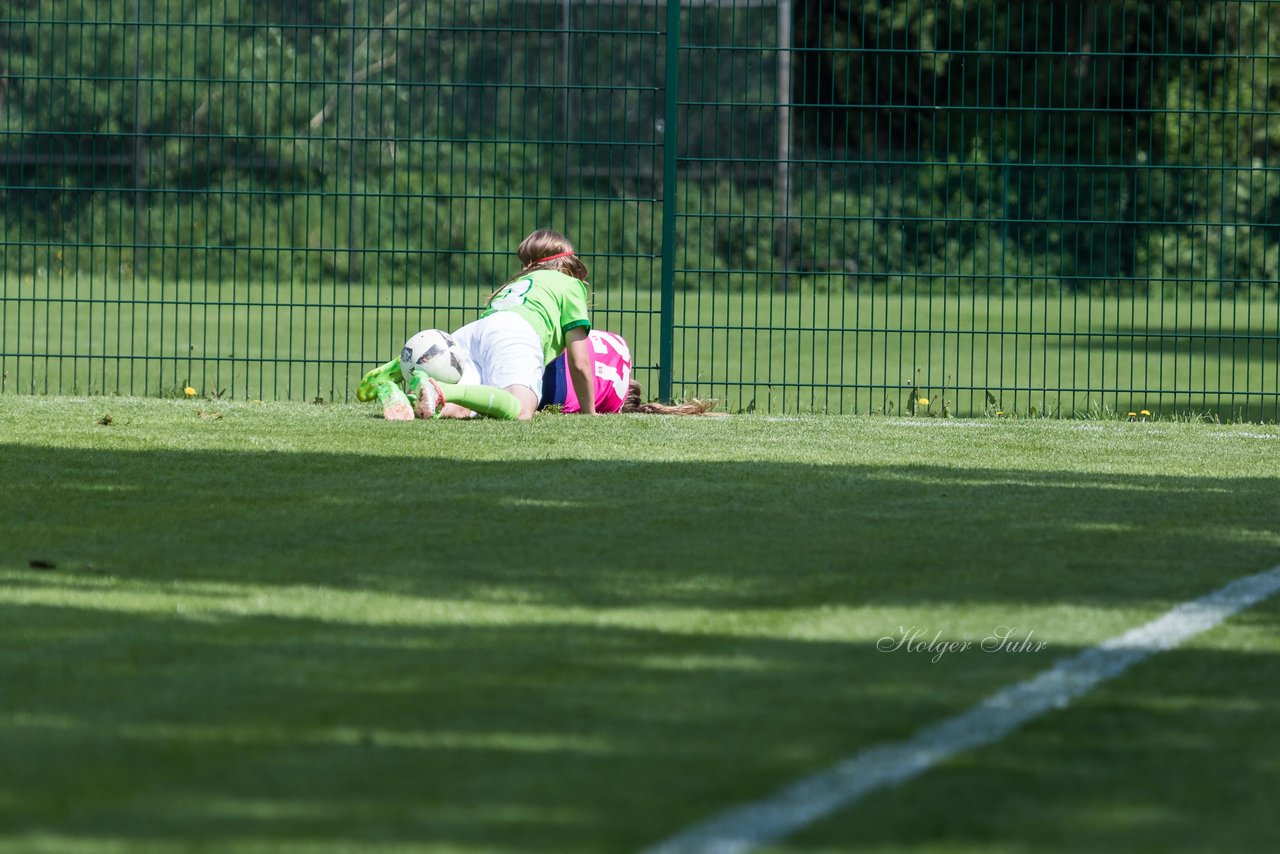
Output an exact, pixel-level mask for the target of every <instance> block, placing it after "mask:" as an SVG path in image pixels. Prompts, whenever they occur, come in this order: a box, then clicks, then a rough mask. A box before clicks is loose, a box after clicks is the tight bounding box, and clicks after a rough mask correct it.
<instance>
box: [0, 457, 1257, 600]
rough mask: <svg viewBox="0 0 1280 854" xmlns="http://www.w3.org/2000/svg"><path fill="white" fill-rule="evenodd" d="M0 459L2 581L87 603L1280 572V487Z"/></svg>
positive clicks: (1025, 584) (692, 591) (1237, 481)
mask: <svg viewBox="0 0 1280 854" xmlns="http://www.w3.org/2000/svg"><path fill="white" fill-rule="evenodd" d="M1271 444H1274V443H1271ZM1272 450H1273V449H1271V448H1270V447H1262V446H1260V448H1259V454H1260V460H1261V459H1264V458H1266V456H1267V455H1268V454H1270V453H1272ZM0 457H3V458H4V459H5V460H6V467H7V472H6V483H8V484H9V485H10V487H9V488H8V489H6V490H4V491H3V493H0V514H2V518H4V519H5V527H6V531H5V537H4V540H3V543H0V568H4V567H11V568H19V569H21V568H25V567H27V566H28V565H31V563H32V562H33V561H35V562H41V563H50V564H54V565H55V566H56V567H58V568H57V569H54V570H52V571H50V573H49V575H50V576H51V577H56V576H57V575H58V574H59V573H62V574H63V576H66V578H65V583H67V584H70V585H75V584H77V583H80V582H79V581H77V580H76V578H77V577H83V578H88V579H92V578H95V577H108V578H112V579H117V580H132V581H138V582H144V583H150V582H166V581H172V582H197V581H198V582H211V583H213V582H229V583H233V584H235V583H241V582H245V581H251V582H252V583H254V584H260V585H280V586H288V585H310V586H320V587H328V588H335V589H339V590H349V591H362V592H369V591H376V592H381V593H387V594H395V595H400V596H412V597H420V598H424V599H430V600H466V601H477V602H499V603H515V604H533V603H541V604H548V605H577V606H582V607H589V608H600V607H606V608H607V607H619V608H622V607H625V608H636V607H647V606H653V607H667V608H689V609H742V608H761V609H789V608H812V607H826V606H855V607H862V606H867V605H886V606H894V605H899V604H904V603H911V604H920V603H929V602H942V603H958V602H980V603H1000V602H1017V603H1024V604H1025V603H1033V604H1034V603H1054V604H1057V603H1068V604H1086V605H1088V604H1100V605H1103V606H1123V605H1126V604H1139V605H1144V604H1149V603H1152V602H1168V601H1181V600H1183V599H1186V598H1189V597H1191V596H1195V595H1198V594H1200V593H1202V592H1204V591H1205V590H1207V589H1210V588H1211V587H1213V586H1216V585H1217V584H1218V583H1220V581H1221V580H1222V579H1224V578H1227V577H1234V576H1236V575H1240V574H1244V573H1246V572H1249V571H1257V570H1260V569H1263V568H1266V567H1267V566H1270V565H1273V564H1274V563H1275V561H1276V554H1277V546H1278V545H1280V521H1278V520H1280V488H1278V487H1280V484H1278V483H1277V479H1276V478H1271V477H1258V478H1234V479H1225V478H1224V479H1215V478H1211V477H1203V478H1190V477H1164V476H1161V475H1160V474H1159V473H1158V472H1153V473H1151V474H1149V475H1144V476H1141V477H1121V476H1109V475H1096V474H1094V475H1090V474H1075V473H1061V472H1028V471H1018V470H996V469H987V470H975V469H955V468H949V467H946V466H942V465H928V464H920V465H915V466H910V467H896V468H888V467H874V466H866V465H850V466H806V465H798V464H791V463H769V462H748V463H739V462H708V463H696V462H695V463H691V462H681V463H672V464H661V463H652V462H631V461H619V462H607V461H584V460H539V461H533V462H525V463H512V462H502V463H493V462H474V461H457V460H447V459H425V460H424V459H414V460H409V461H405V460H399V459H391V458H385V457H373V456H365V455H354V454H353V455H333V454H280V453H254V452H239V453H235V452H226V451H193V452H176V451H169V450H165V451H106V450H64V449H48V448H32V447H26V446H4V445H0ZM191 592H192V593H193V594H194V593H195V592H197V591H196V590H195V589H194V588H191Z"/></svg>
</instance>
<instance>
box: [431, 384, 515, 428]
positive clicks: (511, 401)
mask: <svg viewBox="0 0 1280 854" xmlns="http://www.w3.org/2000/svg"><path fill="white" fill-rule="evenodd" d="M437 384H438V385H439V386H440V391H442V392H444V399H445V401H446V402H448V403H456V404H458V405H459V406H465V407H466V408H467V409H470V410H472V411H473V412H479V413H480V414H481V415H487V416H489V417H490V418H501V419H502V420H503V421H515V420H516V419H518V418H519V417H520V401H519V399H518V398H517V397H516V396H515V395H514V394H512V393H511V392H509V391H503V390H502V389H500V388H494V387H493V386H487V385H454V384H453V383H437Z"/></svg>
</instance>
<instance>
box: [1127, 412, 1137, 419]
mask: <svg viewBox="0 0 1280 854" xmlns="http://www.w3.org/2000/svg"><path fill="white" fill-rule="evenodd" d="M1129 417H1130V418H1137V417H1138V413H1136V412H1130V413H1129Z"/></svg>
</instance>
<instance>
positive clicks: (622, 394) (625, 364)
mask: <svg viewBox="0 0 1280 854" xmlns="http://www.w3.org/2000/svg"><path fill="white" fill-rule="evenodd" d="M587 340H588V342H590V344H591V361H592V362H593V363H594V365H595V384H596V412H602V413H611V412H617V411H618V410H620V409H621V408H622V402H623V401H624V400H626V398H627V386H628V385H629V384H630V383H631V348H630V347H628V346H627V341H626V339H625V338H623V337H622V336H621V335H618V334H616V333H613V332H604V331H601V330H598V329H593V330H591V332H590V333H588V334H587ZM560 359H561V360H563V362H564V373H563V374H562V376H564V378H565V383H564V385H565V393H564V410H563V411H564V412H578V411H579V410H580V409H581V408H582V407H580V406H578V394H577V392H575V391H574V390H573V382H572V381H571V380H570V379H569V377H570V374H569V354H568V353H565V354H564V355H563V356H561V357H560Z"/></svg>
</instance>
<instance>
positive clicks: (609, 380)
mask: <svg viewBox="0 0 1280 854" xmlns="http://www.w3.org/2000/svg"><path fill="white" fill-rule="evenodd" d="M587 343H588V344H589V345H590V347H591V361H592V380H593V383H594V385H595V405H596V406H595V409H596V412H597V413H599V414H601V415H609V414H613V413H615V412H641V413H644V414H646V415H708V414H715V413H711V412H710V409H711V407H712V405H713V402H711V401H701V400H692V401H689V402H688V403H681V404H676V405H674V406H669V405H666V404H662V403H644V402H643V398H642V390H641V388H640V384H639V383H638V382H636V381H635V380H633V379H631V348H630V347H629V346H628V345H627V341H626V339H625V338H623V337H622V336H621V335H619V334H617V333H616V332H605V331H604V330H600V329H593V330H591V332H589V333H588V334H587ZM568 376H569V365H568V360H567V358H566V357H564V356H562V357H560V358H558V359H555V360H553V361H552V362H551V363H550V364H548V365H547V369H546V371H545V372H544V373H543V375H542V400H541V402H539V404H538V408H539V409H546V408H547V407H549V406H559V407H560V411H561V412H565V413H573V412H579V411H581V406H580V405H579V403H578V395H577V392H576V391H575V390H574V388H573V384H572V383H570V382H568V381H567V379H568Z"/></svg>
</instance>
